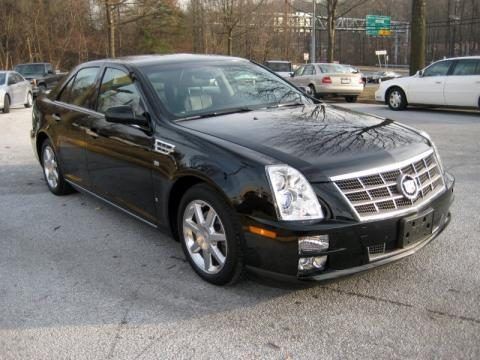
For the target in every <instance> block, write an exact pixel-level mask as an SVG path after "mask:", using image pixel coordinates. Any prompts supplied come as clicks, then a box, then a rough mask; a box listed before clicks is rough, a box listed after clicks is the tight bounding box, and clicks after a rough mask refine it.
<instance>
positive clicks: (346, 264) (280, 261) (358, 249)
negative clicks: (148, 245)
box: [244, 176, 454, 280]
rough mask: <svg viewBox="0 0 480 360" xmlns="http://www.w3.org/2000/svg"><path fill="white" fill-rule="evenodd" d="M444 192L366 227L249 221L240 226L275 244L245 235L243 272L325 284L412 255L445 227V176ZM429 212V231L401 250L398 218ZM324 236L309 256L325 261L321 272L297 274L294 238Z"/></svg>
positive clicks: (449, 189)
mask: <svg viewBox="0 0 480 360" xmlns="http://www.w3.org/2000/svg"><path fill="white" fill-rule="evenodd" d="M448 179H449V180H448V181H446V185H447V186H446V190H445V191H444V192H443V193H441V194H440V195H439V196H438V197H436V198H435V199H433V200H432V201H430V202H429V203H426V204H424V205H423V206H422V208H420V209H418V210H414V211H412V213H409V214H407V215H402V216H399V217H395V218H388V219H381V220H375V221H368V222H358V221H347V220H335V219H332V220H325V221H322V222H320V223H316V224H288V223H283V224H279V223H278V222H277V223H272V222H268V221H264V220H259V219H255V218H252V217H250V218H248V219H245V222H244V225H246V226H258V227H262V228H265V229H267V230H270V231H274V232H275V233H277V237H276V238H275V239H271V238H265V237H262V236H260V235H255V234H252V233H249V232H246V233H245V240H246V246H245V255H246V263H247V269H248V270H250V271H252V272H254V273H259V274H260V275H262V276H267V277H273V278H278V279H283V280H328V279H333V278H337V277H342V276H347V275H351V274H354V273H358V272H361V271H365V270H369V269H372V268H375V267H378V266H381V265H385V264H388V263H390V262H394V261H398V260H400V259H402V258H404V257H407V256H410V255H412V254H414V253H415V252H416V251H418V250H420V249H421V248H423V247H424V246H425V245H427V244H428V243H429V242H431V241H432V240H433V239H435V238H436V237H437V236H438V235H439V234H440V233H441V232H442V231H443V230H444V229H445V228H446V227H447V225H448V224H449V222H450V218H451V215H450V210H449V209H450V205H451V203H452V202H453V200H454V194H453V189H454V180H453V177H451V176H448ZM430 211H433V214H434V215H433V226H432V227H433V231H432V233H431V234H429V235H428V236H426V237H425V238H422V239H420V240H419V241H417V242H415V243H414V244H413V245H411V246H408V247H401V245H400V241H401V240H400V231H401V230H400V225H401V221H402V219H404V218H405V217H410V216H412V215H422V214H424V213H426V212H430ZM315 235H328V236H329V239H330V247H329V249H328V250H326V251H323V252H319V253H316V254H314V255H311V254H309V256H324V255H327V256H328V260H327V264H326V268H325V269H324V270H321V271H311V272H308V273H302V272H299V271H298V260H299V258H300V255H299V252H298V239H299V238H300V237H304V236H315ZM375 245H383V246H384V249H385V251H384V253H383V254H380V255H375V256H372V255H371V254H370V253H369V248H372V247H375Z"/></svg>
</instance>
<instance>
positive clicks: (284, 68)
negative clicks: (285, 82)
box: [266, 62, 292, 72]
mask: <svg viewBox="0 0 480 360" xmlns="http://www.w3.org/2000/svg"><path fill="white" fill-rule="evenodd" d="M266 66H267V67H268V68H269V69H270V70H272V71H276V72H290V71H292V65H291V64H290V63H280V62H267V63H266Z"/></svg>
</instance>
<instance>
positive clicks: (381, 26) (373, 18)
mask: <svg viewBox="0 0 480 360" xmlns="http://www.w3.org/2000/svg"><path fill="white" fill-rule="evenodd" d="M365 24H366V26H367V35H368V36H390V35H391V33H392V31H391V27H390V24H391V18H390V16H379V15H367V17H366V20H365Z"/></svg>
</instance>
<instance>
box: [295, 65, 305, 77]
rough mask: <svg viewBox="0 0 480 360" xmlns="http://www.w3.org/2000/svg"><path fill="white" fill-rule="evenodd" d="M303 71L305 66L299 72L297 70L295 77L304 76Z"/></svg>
mask: <svg viewBox="0 0 480 360" xmlns="http://www.w3.org/2000/svg"><path fill="white" fill-rule="evenodd" d="M303 70H305V66H300V67H299V68H298V69H297V70H295V73H294V75H295V76H301V75H302V74H303Z"/></svg>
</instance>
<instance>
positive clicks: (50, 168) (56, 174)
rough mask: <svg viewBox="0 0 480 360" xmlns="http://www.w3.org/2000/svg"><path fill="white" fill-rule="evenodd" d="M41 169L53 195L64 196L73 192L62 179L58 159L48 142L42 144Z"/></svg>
mask: <svg viewBox="0 0 480 360" xmlns="http://www.w3.org/2000/svg"><path fill="white" fill-rule="evenodd" d="M41 156H42V157H41V159H42V167H43V175H44V177H45V181H46V182H47V186H48V189H49V190H50V191H51V192H52V193H53V194H55V195H66V194H70V193H72V192H73V188H72V187H71V186H70V185H69V184H68V183H67V182H66V181H65V179H64V178H63V174H62V170H61V169H60V166H59V163H58V158H57V155H56V153H55V150H53V146H52V143H51V142H50V140H45V141H44V142H43V144H42V152H41Z"/></svg>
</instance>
